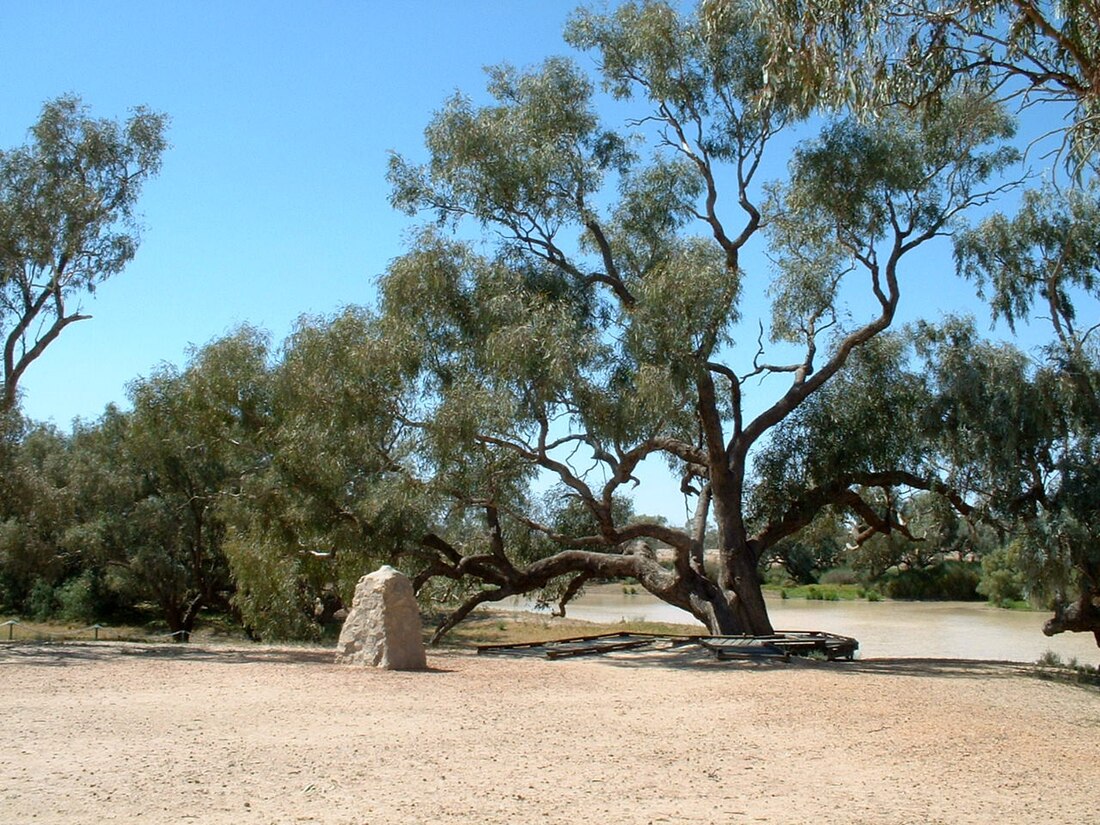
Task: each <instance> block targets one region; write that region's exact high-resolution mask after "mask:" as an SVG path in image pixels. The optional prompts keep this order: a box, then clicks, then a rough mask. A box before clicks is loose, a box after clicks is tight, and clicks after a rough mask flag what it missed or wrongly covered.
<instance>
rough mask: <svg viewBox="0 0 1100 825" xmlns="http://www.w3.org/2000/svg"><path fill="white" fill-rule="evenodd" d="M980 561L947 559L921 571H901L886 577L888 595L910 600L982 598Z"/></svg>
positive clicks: (965, 599)
mask: <svg viewBox="0 0 1100 825" xmlns="http://www.w3.org/2000/svg"><path fill="white" fill-rule="evenodd" d="M980 580H981V574H980V572H979V567H978V565H977V564H973V563H964V562H957V561H949V562H944V563H943V564H939V565H936V566H935V567H926V568H922V569H919V570H900V571H897V572H894V573H891V574H890V576H889V577H888V578H887V580H886V583H885V586H886V594H887V595H888V596H889V597H890V598H892V599H906V600H910V601H963V602H966V601H979V600H980V599H981V595H980V594H979V593H978V589H977V588H978V582H979V581H980Z"/></svg>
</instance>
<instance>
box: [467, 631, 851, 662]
mask: <svg viewBox="0 0 1100 825" xmlns="http://www.w3.org/2000/svg"><path fill="white" fill-rule="evenodd" d="M685 645H697V646H699V647H702V648H703V649H704V650H706V651H708V652H709V653H711V654H713V655H714V658H716V659H718V660H719V661H726V660H731V659H755V658H775V657H778V658H782V659H784V660H785V661H790V658H791V656H813V655H817V656H821V657H823V658H825V659H828V660H829V661H832V660H834V659H848V660H851V659H853V658H855V654H856V651H858V650H859V642H857V641H856V640H855V639H852V638H850V637H848V636H838V635H836V634H834V633H824V632H821V631H816V630H782V631H777V632H776V633H773V634H771V635H770V636H703V635H698V636H672V635H667V634H661V633H631V632H627V631H623V632H619V633H600V634H597V635H594V636H572V637H569V638H567V639H555V640H552V641H546V642H521V643H518V644H491V645H479V646H478V648H477V652H478V653H479V654H483V655H494V654H495V655H507V656H539V657H544V658H547V659H564V658H568V657H572V656H597V655H600V654H603V653H613V652H615V651H622V650H643V649H651V650H659V649H665V650H673V649H678V648H682V647H683V646H685Z"/></svg>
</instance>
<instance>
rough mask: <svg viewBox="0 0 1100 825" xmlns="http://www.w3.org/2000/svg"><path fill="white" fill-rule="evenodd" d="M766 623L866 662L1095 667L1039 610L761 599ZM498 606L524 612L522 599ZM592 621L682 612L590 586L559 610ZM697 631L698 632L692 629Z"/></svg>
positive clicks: (1083, 646)
mask: <svg viewBox="0 0 1100 825" xmlns="http://www.w3.org/2000/svg"><path fill="white" fill-rule="evenodd" d="M765 599H766V601H767V604H768V613H769V614H770V616H771V620H772V624H773V625H774V626H775V627H776V628H777V629H783V630H823V631H827V632H829V633H837V634H839V635H841V636H851V637H854V638H856V639H858V640H859V643H860V654H861V655H862V656H864V657H870V658H918V659H975V660H979V661H989V660H994V661H1011V662H1026V663H1034V662H1035V661H1037V660H1038V659H1040V658H1042V657H1044V656H1045V655H1046V654H1048V653H1051V654H1054V655H1057V656H1058V657H1060V658H1061V659H1062V660H1064V661H1071V660H1076V661H1078V662H1079V663H1081V664H1085V665H1089V666H1092V667H1097V666H1100V648H1098V647H1097V646H1096V641H1095V640H1094V639H1093V637H1092V634H1089V633H1062V634H1060V635H1058V636H1053V637H1047V636H1044V635H1043V632H1042V627H1043V622H1045V621H1046V619H1047V618H1049V614H1048V613H1045V612H1042V611H1026V610H1004V609H1001V608H998V607H994V606H992V605H989V604H986V603H984V602H909V601H892V600H889V599H884V600H882V601H879V602H867V601H835V602H832V601H814V600H807V599H782V598H779V597H777V596H775V595H772V594H765ZM503 606H505V607H509V608H511V609H513V610H516V611H524V610H529V609H530V608H531V607H532V603H531V602H530V600H524V599H516V600H513V601H511V602H508V603H503ZM567 614H568V616H570V617H572V618H577V619H584V620H587V621H592V622H618V621H620V620H626V621H649V622H670V623H678V624H690V623H692V622H693V621H694V620H693V619H692V617H691V616H690V615H689V614H687V613H685V612H684V611H682V610H679V609H677V608H675V607H673V606H671V605H668V604H665V603H664V602H661V601H659V600H658V599H656V598H655V597H654V596H652V595H651V594H649V593H646V592H645V591H644V590H642V589H641V588H637V592H635V593H633V594H631V593H624V592H623V587H622V586H621V585H596V586H594V587H590V588H587V589H586V590H585V592H584V594H583V595H582V596H581V597H580V598H579V599H577V600H576V601H574V602H571V603H570V605H569V607H568V609H567ZM695 627H696V628H698V629H700V630H701V629H702V625H699V624H698V623H695Z"/></svg>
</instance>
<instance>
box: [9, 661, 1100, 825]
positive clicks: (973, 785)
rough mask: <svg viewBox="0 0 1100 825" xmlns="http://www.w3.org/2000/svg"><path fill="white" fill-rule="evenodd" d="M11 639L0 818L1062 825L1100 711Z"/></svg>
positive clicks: (979, 677) (853, 667) (736, 678)
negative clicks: (401, 668)
mask: <svg viewBox="0 0 1100 825" xmlns="http://www.w3.org/2000/svg"><path fill="white" fill-rule="evenodd" d="M429 663H430V665H431V670H430V671H429V672H426V673H395V672H385V671H377V670H364V669H359V668H349V667H343V666H336V665H334V664H332V663H331V651H329V650H323V649H318V648H282V649H280V648H264V647H251V648H244V647H236V648H234V647H221V646H207V647H200V646H186V647H185V646H151V645H123V644H98V645H95V644H84V645H78V644H71V645H19V644H16V645H4V646H0V688H2V690H3V697H4V700H3V701H4V706H3V721H2V723H0V823H4V825H21V823H66V825H71V824H72V823H98V822H127V823H130V822H137V823H169V822H171V823H179V822H199V823H242V825H247V823H265V825H266V823H298V822H309V823H331V825H343V824H344V823H348V825H351V824H352V823H354V825H364V824H365V823H390V822H393V823H398V822H399V823H428V822H433V823H434V822H438V823H460V822H461V823H467V822H468V823H559V822H560V823H573V822H580V823H591V824H592V825H601V824H602V823H652V822H671V823H686V822H714V823H718V822H722V823H738V822H775V823H801V822H807V823H809V822H814V823H832V822H836V823H841V822H843V823H852V822H868V823H871V822H873V823H936V822H942V823H1028V822H1043V823H1069V822H1086V821H1095V819H1094V817H1095V815H1096V812H1097V811H1098V810H1100V693H1098V692H1097V690H1096V689H1095V688H1083V687H1078V686H1073V685H1068V684H1062V683H1054V682H1047V681H1043V680H1040V679H1037V678H1035V677H1034V676H1029V675H1026V673H1025V672H1024V671H1023V670H1022V669H1021V668H1020V667H1019V666H1013V665H1005V664H984V663H973V662H966V663H964V662H943V661H923V660H892V661H885V660H882V661H874V660H864V661H856V662H837V663H824V662H800V663H792V664H782V663H779V662H776V663H767V664H751V663H717V662H714V661H710V660H706V659H703V658H701V657H699V656H698V655H697V654H680V655H672V654H667V653H664V654H658V653H632V654H628V653H623V654H614V655H611V656H607V657H601V658H599V659H584V660H582V659H571V660H563V661H556V662H552V661H547V660H543V659H533V658H525V659H515V658H508V659H505V658H496V657H484V656H483V657H478V656H475V655H473V654H470V653H464V652H446V653H430V654H429Z"/></svg>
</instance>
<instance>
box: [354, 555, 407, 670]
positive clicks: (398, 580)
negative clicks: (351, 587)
mask: <svg viewBox="0 0 1100 825" xmlns="http://www.w3.org/2000/svg"><path fill="white" fill-rule="evenodd" d="M336 663H337V664H343V665H364V666H371V667H380V668H383V669H384V670H425V669H426V668H427V666H428V663H427V657H426V656H425V653H424V638H423V635H422V628H421V624H420V608H419V607H418V606H417V603H416V594H415V593H413V588H412V582H410V581H409V578H408V576H406V575H405V574H404V573H402V572H401V571H400V570H396V569H395V568H393V567H390V566H389V565H388V564H387V565H383V566H382V567H380V568H379V569H378V570H376V571H375V572H373V573H370V574H368V575H366V576H363V578H361V579H360V580H359V583H358V584H357V585H355V598H354V599H353V600H352V603H351V610H349V611H348V617H347V619H345V620H344V627H343V628H342V629H341V630H340V641H339V642H338V643H337V646H336Z"/></svg>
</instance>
